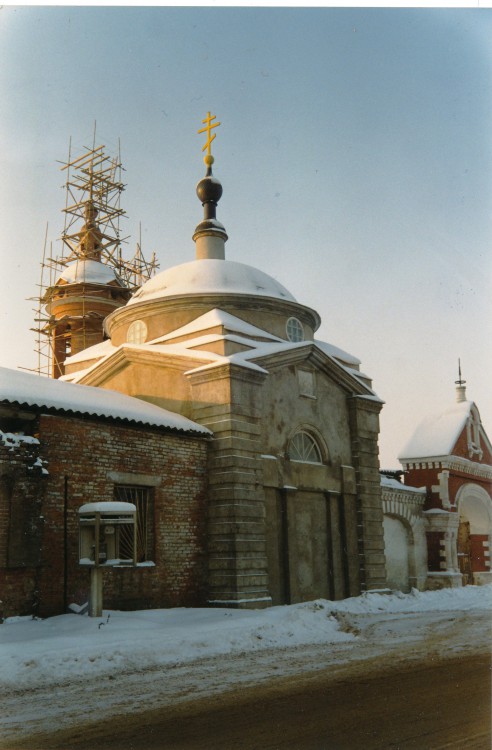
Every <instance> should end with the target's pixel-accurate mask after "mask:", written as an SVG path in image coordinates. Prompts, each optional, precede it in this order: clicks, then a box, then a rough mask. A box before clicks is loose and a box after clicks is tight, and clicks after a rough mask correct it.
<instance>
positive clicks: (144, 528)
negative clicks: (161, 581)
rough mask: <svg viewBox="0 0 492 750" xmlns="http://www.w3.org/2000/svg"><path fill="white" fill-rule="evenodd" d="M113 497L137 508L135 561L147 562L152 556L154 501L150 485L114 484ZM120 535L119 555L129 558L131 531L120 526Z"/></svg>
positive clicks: (131, 543)
mask: <svg viewBox="0 0 492 750" xmlns="http://www.w3.org/2000/svg"><path fill="white" fill-rule="evenodd" d="M114 499H115V500H117V501H118V502H123V503H133V504H134V505H135V506H136V508H137V517H136V523H137V563H139V562H149V561H151V560H152V559H153V557H154V502H153V496H152V492H151V488H150V487H134V486H130V485H116V486H115V488H114ZM122 532H123V535H122V536H120V555H121V557H122V558H126V557H128V558H131V557H132V549H133V532H132V530H131V528H129V527H128V528H127V527H126V526H122Z"/></svg>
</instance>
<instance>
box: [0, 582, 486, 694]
mask: <svg viewBox="0 0 492 750" xmlns="http://www.w3.org/2000/svg"><path fill="white" fill-rule="evenodd" d="M473 609H476V610H480V609H481V610H484V609H492V585H489V586H482V587H475V586H468V587H466V588H462V589H446V590H441V591H435V592H418V591H413V592H412V593H411V594H391V595H387V594H377V593H374V594H363V595H362V596H359V597H355V598H351V599H346V600H343V601H337V602H332V601H327V600H323V599H320V600H317V601H314V602H306V603H303V604H295V605H291V606H283V607H271V608H269V609H264V610H232V609H160V610H143V611H138V612H118V611H116V612H115V611H112V612H105V613H104V616H103V617H101V618H91V617H88V616H86V615H85V616H79V615H75V614H69V615H61V616H59V617H52V618H49V619H46V620H33V619H31V618H29V617H20V618H19V617H14V618H9V619H8V620H6V621H5V623H4V624H3V625H1V626H0V658H1V663H2V670H1V673H0V688H1V689H2V690H12V689H26V688H36V687H43V688H46V687H49V686H50V685H55V684H58V683H63V682H64V681H70V682H73V681H74V680H87V679H88V678H94V677H98V676H102V675H106V676H108V675H114V674H116V673H124V672H132V671H137V672H138V671H140V672H141V671H145V670H151V669H155V668H156V667H157V668H158V667H162V666H169V667H172V666H176V665H179V664H183V663H186V662H191V661H195V660H197V659H202V658H206V657H211V656H220V655H226V654H234V653H236V654H239V653H244V652H256V651H259V650H262V649H263V650H264V649H271V648H279V649H285V648H292V647H299V646H304V645H308V644H318V645H322V644H327V645H329V644H337V643H341V642H347V641H351V642H354V641H355V640H356V636H355V635H353V634H352V633H347V632H343V631H342V630H341V629H340V625H339V623H338V621H337V614H338V613H352V614H364V613H365V614H371V613H381V612H386V613H394V614H398V613H400V614H402V616H403V613H406V612H429V611H470V610H473Z"/></svg>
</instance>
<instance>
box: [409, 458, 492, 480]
mask: <svg viewBox="0 0 492 750" xmlns="http://www.w3.org/2000/svg"><path fill="white" fill-rule="evenodd" d="M400 463H401V465H402V466H403V468H404V470H405V471H408V470H411V469H415V470H418V469H440V470H442V469H447V470H448V471H458V472H461V473H463V474H470V475H473V476H476V477H480V478H481V479H492V466H490V465H489V464H479V463H477V462H476V461H470V459H468V458H461V457H460V456H428V457H426V458H424V459H420V460H419V459H412V460H409V459H405V458H400Z"/></svg>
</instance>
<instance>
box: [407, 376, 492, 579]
mask: <svg viewBox="0 0 492 750" xmlns="http://www.w3.org/2000/svg"><path fill="white" fill-rule="evenodd" d="M400 461H401V464H402V466H403V469H404V471H405V484H406V485H410V486H413V487H425V488H426V489H427V499H426V502H425V505H424V512H423V515H424V516H425V517H426V527H427V528H426V537H427V561H428V576H427V588H439V587H442V586H461V585H465V584H467V583H473V584H482V583H488V582H490V581H492V573H491V570H490V540H491V538H492V446H491V444H490V441H489V439H488V437H487V435H486V433H485V430H484V428H483V426H482V423H481V421H480V414H479V411H478V409H477V406H476V405H475V403H473V402H472V401H468V400H467V399H466V393H465V385H464V382H463V381H461V380H460V381H458V384H457V403H455V404H454V405H453V406H452V407H451V408H449V409H447V410H446V411H444V412H443V413H441V414H438V415H436V416H432V417H427V418H426V419H424V420H423V422H422V423H421V424H420V425H419V426H418V427H417V429H416V431H415V433H414V434H413V436H412V437H411V439H410V440H409V441H408V443H407V444H406V445H405V446H404V448H403V450H402V451H401V452H400Z"/></svg>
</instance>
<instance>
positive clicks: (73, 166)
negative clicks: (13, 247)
mask: <svg viewBox="0 0 492 750" xmlns="http://www.w3.org/2000/svg"><path fill="white" fill-rule="evenodd" d="M61 169H62V171H64V172H65V173H66V185H65V187H66V202H65V208H64V209H63V212H64V214H65V225H64V229H63V232H62V235H61V241H62V252H61V254H60V255H58V256H55V257H52V256H53V253H52V252H51V251H50V253H49V256H48V255H47V247H46V245H47V241H45V247H44V251H43V260H42V263H41V280H40V294H39V296H38V297H36V298H34V300H35V301H36V303H37V306H36V319H35V322H36V327H35V328H33V329H32V330H34V331H35V333H36V336H37V349H36V351H37V355H38V366H37V368H36V369H37V372H38V373H39V374H40V375H48V376H50V377H53V378H59V377H60V376H62V375H63V374H64V372H65V365H64V363H65V359H66V358H67V357H69V356H71V355H73V354H76V353H78V352H80V351H82V350H83V349H87V348H88V347H89V346H93V345H95V344H98V343H101V342H102V341H103V340H104V330H103V322H104V318H105V317H106V316H107V315H109V313H110V312H112V311H113V310H114V309H116V308H118V307H121V306H123V305H125V304H126V302H127V301H128V300H129V299H130V297H131V296H132V295H133V294H134V292H135V291H136V290H137V289H139V288H140V286H141V285H142V284H143V283H144V282H145V281H147V280H148V279H149V278H151V277H152V276H153V275H154V273H155V272H156V270H157V268H158V263H157V261H156V257H155V253H153V254H152V257H151V259H150V261H146V260H145V258H144V255H143V253H142V250H141V245H140V243H137V249H136V252H135V254H134V256H133V257H132V258H131V259H129V260H126V259H124V257H123V253H122V247H121V245H122V243H123V242H126V241H127V240H128V237H124V238H122V237H121V234H120V219H121V218H122V217H125V211H124V210H123V209H122V208H121V206H120V198H121V193H122V192H123V190H124V189H125V186H124V184H123V182H122V179H121V178H122V171H123V167H122V164H121V159H120V157H119V155H118V157H116V158H114V157H110V156H109V155H108V154H107V153H106V151H105V146H103V145H102V146H97V147H93V148H91V149H89V148H86V149H85V153H83V154H82V155H81V156H78V157H77V158H72V156H71V148H70V149H69V156H68V160H67V162H65V163H63V166H62V167H61ZM47 234H48V231H47V232H46V235H47Z"/></svg>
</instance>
